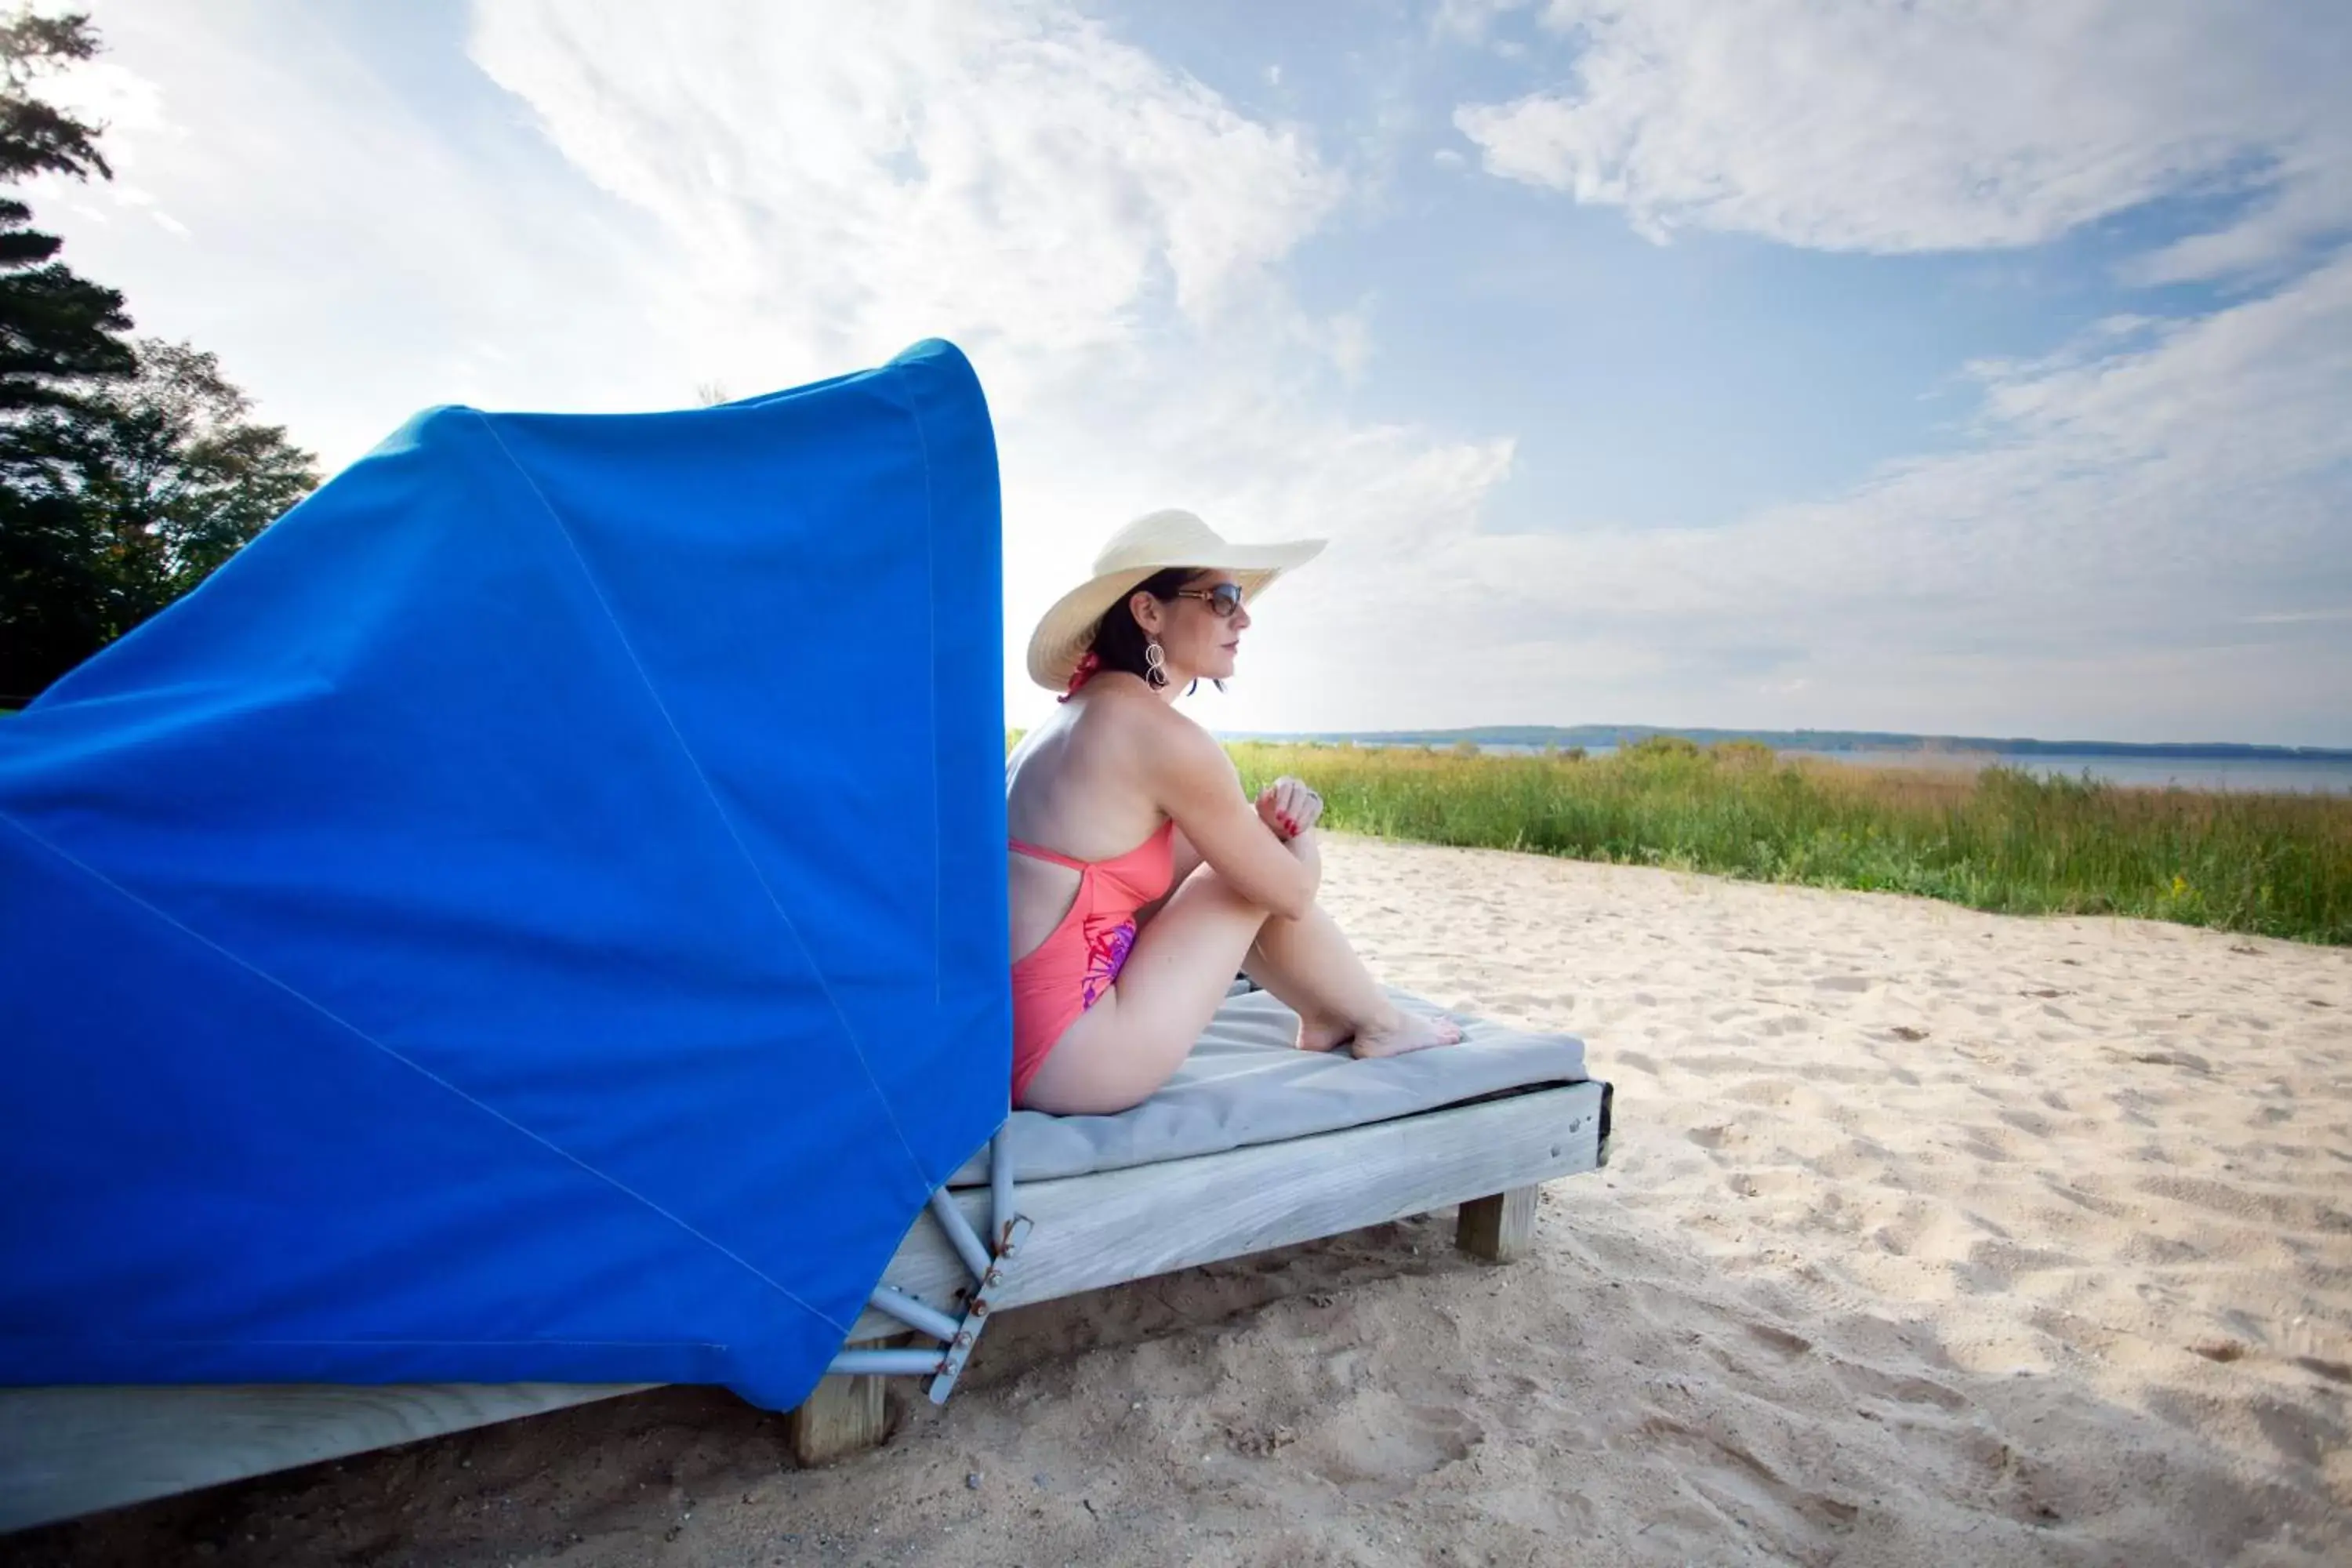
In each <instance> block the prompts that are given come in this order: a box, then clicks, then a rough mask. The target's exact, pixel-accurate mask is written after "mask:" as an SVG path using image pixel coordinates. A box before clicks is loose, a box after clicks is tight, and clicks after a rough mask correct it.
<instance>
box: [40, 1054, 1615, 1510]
mask: <svg viewBox="0 0 2352 1568" xmlns="http://www.w3.org/2000/svg"><path fill="white" fill-rule="evenodd" d="M1609 1118H1610V1089H1609V1086H1608V1085H1607V1084H1605V1083H1601V1082H1583V1083H1573V1084H1559V1085H1552V1086H1549V1087H1544V1088H1538V1089H1528V1090H1525V1091H1522V1092H1517V1093H1512V1094H1507V1095H1503V1096H1499V1097H1496V1098H1491V1099H1487V1100H1479V1101H1476V1102H1475V1103H1471V1104H1465V1105H1454V1106H1448V1107H1444V1108H1442V1109H1439V1110H1430V1111H1424V1112H1422V1113H1420V1114H1418V1115H1412V1116H1404V1117H1399V1118H1397V1119H1395V1120H1393V1121H1381V1122H1376V1123H1373V1124H1371V1125H1369V1126H1361V1127H1350V1128H1346V1129H1343V1130H1341V1131H1334V1132H1326V1133H1321V1134H1318V1135H1317V1136H1314V1137H1307V1138H1297V1139H1293V1140H1290V1141H1288V1142H1279V1143H1263V1144H1257V1145H1254V1146H1251V1147H1246V1148H1241V1149H1234V1150H1229V1151H1227V1152H1222V1153H1214V1154H1202V1155H1197V1156H1194V1157H1192V1158H1190V1159H1183V1160H1175V1161H1170V1162H1167V1163H1161V1164H1155V1165H1141V1166H1134V1167H1130V1168H1128V1169H1125V1170H1117V1171H1106V1172H1099V1173H1094V1174H1091V1175H1081V1176H1068V1177H1064V1178H1061V1179H1059V1180H1055V1181H1045V1182H1034V1183H1030V1184H1025V1185H1023V1186H1021V1187H1019V1188H1018V1189H1017V1195H1016V1196H1015V1197H1014V1202H1015V1205H1016V1207H1017V1211H1018V1213H1019V1215H1021V1216H1022V1217H1024V1218H1025V1219H1026V1220H1027V1221H1028V1222H1029V1227H1030V1228H1029V1230H1028V1232H1027V1236H1026V1237H1025V1238H1024V1245H1023V1246H1022V1247H1020V1248H1019V1249H1018V1252H1017V1256H1011V1257H1006V1258H1003V1259H1001V1260H1000V1261H1001V1262H1002V1264H1003V1275H1002V1282H1001V1283H1000V1284H998V1285H996V1286H993V1287H992V1288H991V1289H990V1290H989V1292H988V1295H989V1302H988V1307H989V1310H998V1311H1001V1310H1004V1309H1007V1308H1011V1307H1018V1306H1024V1305H1028V1304H1031V1303H1034V1302H1038V1301H1049V1300H1055V1299H1056V1298H1059V1297H1063V1296H1069V1295H1075V1294H1077V1293H1079V1292H1081V1291H1086V1290H1093V1289H1101V1288H1102V1287H1104V1286H1108V1285H1117V1284H1120V1283H1123V1282H1125V1281H1127V1280H1129V1279H1145V1278H1148V1277H1150V1276H1151V1275H1155V1274H1164V1273H1167V1272H1169V1271H1170V1270H1171V1269H1178V1268H1191V1267H1192V1266H1194V1265H1196V1264H1202V1263H1213V1262H1217V1261H1219V1260H1222V1259H1224V1258H1240V1257H1244V1256H1246V1255H1248V1254H1250V1253H1254V1252H1262V1251H1265V1250H1266V1249H1268V1248H1271V1247H1286V1246H1289V1245H1291V1244H1293V1243H1295V1242H1301V1241H1309V1240H1313V1239H1316V1238H1318V1237H1327V1236H1336V1235H1339V1234H1340V1233H1342V1232H1345V1231H1350V1230H1358V1229H1361V1228H1363V1227H1364V1226H1373V1225H1381V1224H1384V1223H1386V1222H1388V1221H1391V1220H1395V1219H1402V1218H1404V1217H1406V1216H1408V1215H1417V1214H1427V1213H1430V1212H1432V1211H1433V1210H1437V1209H1442V1208H1445V1207H1448V1206H1451V1205H1456V1204H1458V1205H1461V1216H1460V1219H1459V1221H1458V1222H1457V1226H1456V1229H1455V1241H1456V1245H1458V1246H1459V1247H1461V1248H1462V1249H1463V1250H1464V1251H1465V1252H1468V1253H1470V1254H1472V1255H1473V1256H1475V1257H1479V1258H1486V1259H1489V1260H1492V1261H1495V1262H1508V1261H1510V1260H1511V1259H1513V1258H1517V1256H1519V1255H1520V1254H1521V1253H1522V1252H1523V1251H1524V1250H1525V1249H1526V1247H1527V1246H1528V1239H1529V1237H1530V1235H1531V1234H1532V1231H1533V1228H1534V1223H1535V1214H1536V1192H1537V1188H1538V1184H1541V1183H1544V1182H1547V1181H1549V1180H1551V1179H1553V1178H1554V1177H1559V1176H1566V1175H1572V1174H1575V1173H1580V1172H1585V1171H1591V1170H1594V1169H1596V1168H1598V1167H1599V1166H1600V1165H1601V1164H1602V1163H1604V1162H1605V1161H1606V1159H1607V1154H1608V1134H1609ZM1004 1196H1005V1194H1003V1193H994V1194H992V1192H991V1190H990V1189H987V1188H979V1189H973V1190H970V1191H959V1192H957V1193H955V1194H952V1201H953V1204H954V1206H955V1208H956V1209H957V1210H958V1211H960V1212H961V1215H963V1217H964V1219H965V1220H966V1221H967V1222H968V1223H969V1225H970V1226H971V1231H973V1232H983V1231H987V1230H991V1229H993V1228H995V1226H994V1225H993V1224H992V1207H993V1205H995V1204H997V1203H1001V1202H1003V1200H1004ZM883 1281H884V1285H885V1286H886V1287H887V1288H891V1289H896V1290H897V1291H899V1292H903V1293H904V1295H906V1296H909V1297H913V1298H915V1299H916V1300H917V1301H919V1302H920V1303H922V1304H923V1305H926V1306H928V1307H929V1308H930V1309H932V1310H933V1311H934V1312H935V1313H937V1314H940V1315H944V1316H946V1317H949V1318H955V1317H957V1316H958V1315H959V1314H961V1313H967V1312H968V1309H969V1307H970V1300H969V1291H970V1288H971V1282H972V1276H971V1269H970V1268H968V1267H967V1264H966V1262H965V1259H964V1258H963V1257H962V1256H961V1254H960V1252H959V1249H958V1247H956V1246H955V1245H954V1244H953V1241H952V1239H951V1238H950V1236H949V1235H948V1233H947V1231H946V1229H944V1228H943V1227H942V1226H941V1225H940V1224H937V1223H934V1222H933V1221H932V1219H931V1218H930V1217H929V1216H919V1218H918V1219H917V1221H916V1223H915V1225H914V1226H913V1227H912V1228H911V1229H910V1230H909V1231H908V1235H907V1238H906V1240H905V1241H903V1242H902V1243H900V1245H899V1247H898V1253H897V1255H896V1256H895V1257H894V1258H892V1259H891V1262H890V1267H889V1268H888V1270H887V1273H886V1274H885V1275H884V1277H883ZM963 1321H972V1320H971V1319H970V1318H968V1317H967V1318H965V1319H964V1320H963ZM907 1331H908V1327H907V1323H906V1322H905V1321H903V1320H902V1319H901V1318H899V1317H897V1316H893V1315H891V1314H889V1313H887V1312H884V1311H881V1310H876V1309H873V1308H869V1309H867V1310H866V1312H865V1314H864V1315H863V1316H862V1317H860V1318H859V1320H858V1321H857V1322H856V1325H855V1327H854V1328H853V1329H852V1331H851V1332H850V1336H849V1339H850V1343H851V1345H852V1347H853V1348H855V1347H858V1346H861V1345H872V1344H876V1343H879V1342H885V1341H889V1340H895V1339H898V1338H900V1337H902V1336H904V1335H905V1334H906V1333H907ZM967 1348H968V1347H967ZM932 1353H933V1354H935V1355H936V1354H937V1352H932ZM957 1364H958V1366H959V1368H960V1366H961V1362H960V1361H959V1362H958V1363H957ZM949 1382H950V1383H951V1382H952V1374H951V1373H950V1378H949ZM650 1386H653V1385H651V1384H407V1385H390V1386H382V1387H372V1386H361V1385H346V1384H282V1385H254V1386H238V1387H216V1386H187V1387H173V1386H153V1387H79V1388H78V1387H53V1388H10V1389H0V1531H8V1530H19V1529H24V1528H26V1527H28V1526H31V1525H36V1524H40V1523H45V1522H47V1521H54V1520H60V1519H68V1518H72V1517H74V1516H76V1515H79V1514H84V1513H90V1512H95V1511H97V1510H100V1509H108V1508H115V1507H119V1506H121V1505H123V1504H126V1503H133V1502H139V1501H142V1500H147V1499H151V1498H159V1497H167V1496H170V1495H173V1494H174V1493H178V1492H185V1491H193V1490H194V1489H198V1488H201V1487H208V1486H215V1485H217V1484H219V1483H221V1482H224V1481H231V1480H237V1479H243V1478H245V1477H247V1476H257V1475H263V1474H266V1473H268V1472H269V1471H273V1470H281V1469H287V1468H292V1467H294V1466H297V1465H307V1464H311V1463H315V1462H317V1461H319V1460H321V1459H331V1458H340V1457H341V1456H343V1455H348V1454H355V1453H361V1452H363V1451H365V1450H368V1449H371V1448H381V1447H390V1446H392V1445H394V1444H399V1443H407V1442H413V1441H415V1440H416V1439H418V1438H422V1437H430V1436H437V1435H439V1434H442V1433H445V1432H457V1431H463V1430H465V1429H467V1428H468V1427H475V1426H488V1425H489V1424H490V1423H493V1422H498V1421H504V1420H509V1419H511V1418H513V1417H515V1416H520V1415H536V1414H540V1413H541V1412H544V1411H549V1410H557V1409H562V1408H563V1407H564V1406H566V1405H583V1404H586V1403H588V1402H590V1401H593V1400H599V1399H609V1398H612V1397H614V1396H615V1395H618V1394H633V1393H636V1392H638V1391H639V1390H640V1389H643V1388H646V1387H650ZM881 1390H882V1380H881V1378H880V1377H879V1376H876V1375H867V1374H865V1373H858V1374H855V1375H845V1376H829V1377H827V1378H825V1379H824V1382H823V1383H821V1384H819V1385H818V1388H817V1391H816V1393H815V1394H814V1395H812V1396H811V1398H810V1399H809V1401H808V1403H807V1404H805V1405H803V1406H802V1407H801V1408H800V1409H799V1410H797V1411H795V1412H794V1413H793V1420H792V1440H793V1447H794V1449H795V1451H796V1452H797V1454H798V1455H799V1457H800V1458H801V1459H802V1461H803V1463H811V1464H814V1463H820V1462H823V1461H824V1460H826V1459H829V1458H837V1457H839V1456H841V1455H843V1454H845V1453H848V1452H850V1451H853V1450H855V1449H856V1448H860V1447H870V1446H872V1445H873V1444H876V1443H878V1442H879V1441H881V1439H882V1436H883V1409H882V1395H881Z"/></svg>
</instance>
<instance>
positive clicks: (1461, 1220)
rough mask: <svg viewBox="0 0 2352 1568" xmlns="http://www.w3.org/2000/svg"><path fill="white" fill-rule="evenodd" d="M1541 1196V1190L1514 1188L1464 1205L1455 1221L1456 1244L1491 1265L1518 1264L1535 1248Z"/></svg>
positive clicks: (1538, 1188)
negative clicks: (1537, 1214)
mask: <svg viewBox="0 0 2352 1568" xmlns="http://www.w3.org/2000/svg"><path fill="white" fill-rule="evenodd" d="M1542 1195H1543V1189H1542V1188H1541V1187H1513V1188H1512V1189H1511V1190H1510V1191H1509V1192H1507V1193H1496V1194H1494V1195H1493V1196H1491V1197H1484V1198H1474V1199H1472V1200H1471V1201H1470V1202H1468V1203H1466V1204H1464V1205H1462V1213H1461V1214H1460V1215H1458V1216H1456V1218H1455V1219H1454V1246H1455V1247H1459V1248H1461V1249H1462V1250H1463V1251H1464V1252H1466V1253H1468V1254H1469V1255H1470V1256H1471V1257H1473V1258H1485V1259H1486V1261H1487V1262H1489V1263H1516V1262H1517V1261H1518V1260H1519V1259H1520V1258H1524V1257H1526V1256H1527V1254H1528V1247H1532V1246H1533V1245H1535V1239H1536V1200H1537V1199H1538V1198H1539V1197H1541V1196H1542Z"/></svg>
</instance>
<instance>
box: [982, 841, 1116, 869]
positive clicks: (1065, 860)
mask: <svg viewBox="0 0 2352 1568" xmlns="http://www.w3.org/2000/svg"><path fill="white" fill-rule="evenodd" d="M1004 847H1006V848H1008V849H1010V850H1012V851H1013V853H1014V854H1015V855H1026V856H1028V857H1029V858H1031V859H1032V860H1051V861H1052V862H1053V863H1054V864H1055V865H1056V866H1067V867H1068V868H1070V869H1071V870H1073V871H1078V872H1086V871H1091V870H1093V869H1094V867H1093V866H1092V865H1091V864H1090V863H1089V862H1087V861H1085V860H1073V859H1071V858H1069V857H1068V856H1067V855H1057V854H1055V852H1054V851H1053V850H1051V849H1041V848H1039V847H1037V846H1036V845H1034V844H1024V843H1022V842H1021V840H1019V839H1018V838H1009V839H1007V840H1005V845H1004Z"/></svg>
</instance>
